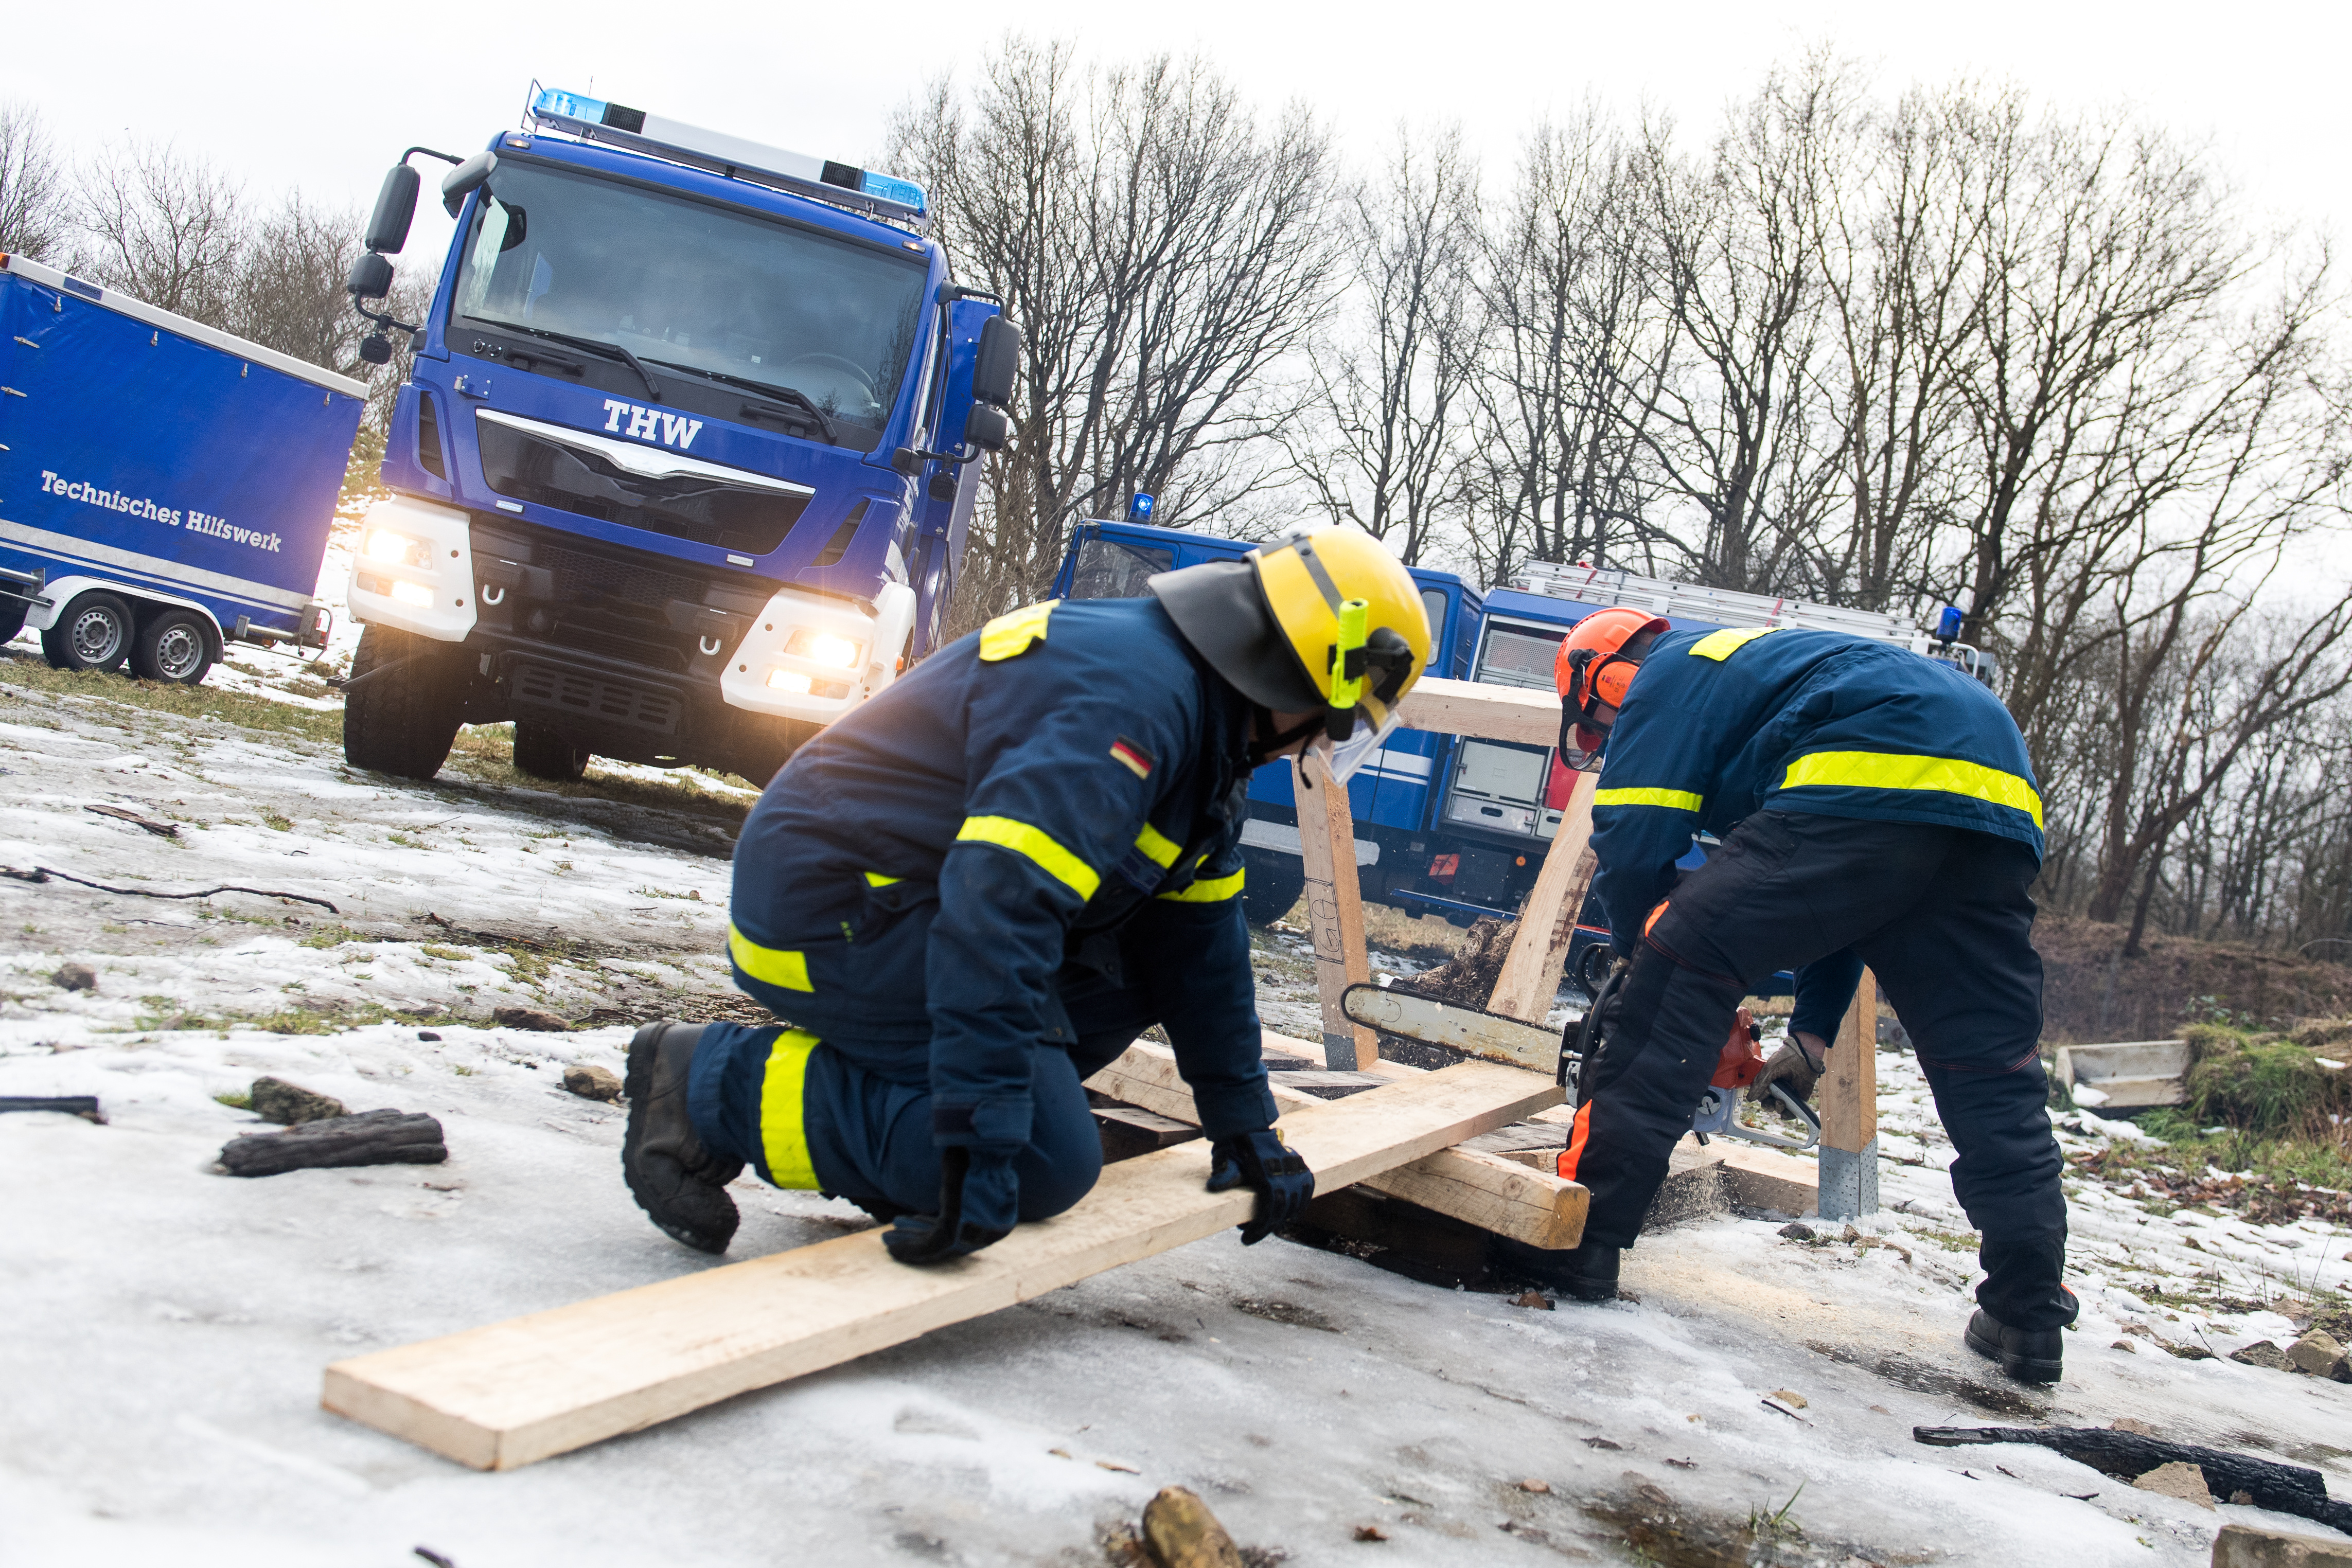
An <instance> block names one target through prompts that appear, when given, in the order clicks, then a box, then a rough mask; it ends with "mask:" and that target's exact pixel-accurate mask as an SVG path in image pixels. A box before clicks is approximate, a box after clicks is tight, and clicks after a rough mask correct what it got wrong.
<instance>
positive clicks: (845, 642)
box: [768, 626, 866, 691]
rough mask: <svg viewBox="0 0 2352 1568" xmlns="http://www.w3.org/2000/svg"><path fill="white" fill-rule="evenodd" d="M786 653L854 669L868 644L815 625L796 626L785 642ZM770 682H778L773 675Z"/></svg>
mask: <svg viewBox="0 0 2352 1568" xmlns="http://www.w3.org/2000/svg"><path fill="white" fill-rule="evenodd" d="M784 653H786V654H787V655H789V656H790V657H793V658H795V659H807V660H809V661H811V662H812V663H814V664H831V665H832V666H833V667H834V668H835V669H836V670H854V669H856V668H857V664H858V661H859V660H860V659H862V658H863V657H864V656H865V653H866V645H865V644H864V643H859V642H856V641H854V640H852V639H850V638H847V637H842V636H836V635H835V633H833V632H820V631H818V630H817V629H816V628H814V627H813V626H795V627H793V634H792V636H791V638H790V639H789V640H787V641H786V642H785V643H784ZM768 684H769V685H775V684H776V683H775V681H774V679H773V678H771V679H770V680H769V682H768ZM792 689H793V690H794V691H806V690H807V689H808V688H807V687H806V686H805V685H800V686H794V687H793V688H792Z"/></svg>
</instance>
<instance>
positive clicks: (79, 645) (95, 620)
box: [41, 588, 138, 670]
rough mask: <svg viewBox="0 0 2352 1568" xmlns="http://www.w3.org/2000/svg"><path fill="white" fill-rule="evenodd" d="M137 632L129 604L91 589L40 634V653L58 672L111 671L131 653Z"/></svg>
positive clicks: (111, 595)
mask: <svg viewBox="0 0 2352 1568" xmlns="http://www.w3.org/2000/svg"><path fill="white" fill-rule="evenodd" d="M137 630H138V622H137V620H136V619H135V618H134V617H133V616H132V615H131V606H130V605H128V604H126V603H124V602H123V601H121V599H119V598H117V597H116V596H115V595H113V594H111V593H108V592H106V591H103V590H100V589H95V588H94V589H92V590H90V591H89V592H88V593H84V594H80V595H79V596H77V597H76V598H75V600H74V601H73V602H72V603H71V604H68V605H67V606H66V608H65V613H64V614H62V615H60V616H58V619H57V622H56V624H54V625H52V626H51V627H50V628H49V629H48V630H47V631H46V632H42V633H41V652H42V653H45V654H47V655H48V660H49V663H50V664H54V665H55V666H57V667H58V669H60V670H110V669H113V668H114V667H115V666H116V665H117V664H121V663H122V660H123V657H124V656H125V655H126V654H128V653H130V652H131V637H132V636H133V635H134V634H135V633H136V632H137Z"/></svg>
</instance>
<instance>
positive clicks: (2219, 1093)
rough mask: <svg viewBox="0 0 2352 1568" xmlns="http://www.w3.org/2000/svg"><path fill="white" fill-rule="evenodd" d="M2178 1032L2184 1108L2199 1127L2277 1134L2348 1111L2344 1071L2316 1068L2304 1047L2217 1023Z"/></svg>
mask: <svg viewBox="0 0 2352 1568" xmlns="http://www.w3.org/2000/svg"><path fill="white" fill-rule="evenodd" d="M2181 1032H2182V1035H2183V1037H2184V1038H2185V1039H2187V1040H2188V1041H2189V1053H2190V1062H2189V1076H2188V1080H2187V1084H2186V1087H2187V1089H2188V1094H2189V1098H2188V1103H2187V1109H2188V1112H2189V1116H2190V1117H2191V1118H2193V1119H2194V1120H2195V1121H2196V1122H2197V1123H2199V1124H2212V1123H2216V1122H2223V1123H2227V1124H2230V1125H2231V1126H2233V1127H2236V1128H2240V1129H2242V1130H2244V1131H2248V1132H2254V1133H2273V1134H2276V1133H2282V1132H2284V1131H2286V1130H2287V1129H2289V1128H2293V1127H2297V1126H2301V1125H2305V1124H2309V1123H2310V1122H2312V1121H2314V1120H2315V1119H2316V1118H2318V1117H2321V1116H2324V1115H2326V1114H2327V1113H2330V1112H2335V1113H2342V1112H2344V1111H2346V1110H2352V1094H2347V1092H2346V1084H2345V1076H2344V1074H2343V1072H2341V1071H2333V1070H2330V1069H2328V1068H2325V1067H2322V1066H2320V1065H2319V1061H2318V1054H2317V1052H2315V1051H2313V1050H2311V1049H2310V1048H2309V1047H2307V1046H2304V1045H2301V1044H2298V1043H2296V1042H2295V1041H2294V1040H2288V1039H2285V1038H2284V1037H2282V1036H2279V1035H2274V1034H2249V1033H2247V1032H2245V1031H2243V1030H2233V1029H2225V1028H2222V1027H2221V1025H2218V1024H2197V1025H2192V1026H2191V1027H2190V1028H2189V1029H2187V1030H2182V1031H2181Z"/></svg>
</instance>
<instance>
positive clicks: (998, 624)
mask: <svg viewBox="0 0 2352 1568" xmlns="http://www.w3.org/2000/svg"><path fill="white" fill-rule="evenodd" d="M1060 602H1061V601H1060V600H1058V599H1048V600H1047V601H1045V603H1043V604H1033V605H1031V606H1029V608H1028V609H1026V610H1016V611H1014V612H1013V613H1011V614H1010V615H1000V616H998V617H997V618H996V619H995V620H993V621H992V622H989V623H988V624H987V625H985V626H983V627H982V628H981V629H980V658H981V662H982V664H994V663H996V661H998V660H999V659H1010V658H1012V657H1013V655H1015V654H1017V653H1027V652H1028V651H1029V644H1030V643H1042V642H1044V641H1045V622H1046V621H1047V620H1048V619H1050V618H1051V617H1052V615H1053V613H1054V606H1055V605H1056V604H1059V603H1060Z"/></svg>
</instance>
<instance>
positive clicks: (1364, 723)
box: [1308, 707, 1401, 784]
mask: <svg viewBox="0 0 2352 1568" xmlns="http://www.w3.org/2000/svg"><path fill="white" fill-rule="evenodd" d="M1400 722H1401V716H1400V715H1399V714H1398V712H1397V710H1396V709H1394V708H1391V709H1390V710H1389V712H1388V716H1387V717H1386V718H1382V719H1375V718H1373V717H1372V715H1371V710H1370V708H1366V707H1359V708H1357V709H1356V723H1355V727H1354V728H1353V729H1351V730H1350V731H1349V733H1348V737H1347V738H1346V739H1345V740H1333V739H1332V738H1331V737H1330V734H1329V732H1328V730H1327V731H1325V732H1323V733H1320V734H1318V735H1317V736H1316V737H1315V739H1314V743H1313V744H1312V745H1311V746H1310V747H1308V749H1309V750H1310V751H1311V752H1312V753H1313V754H1314V755H1315V756H1317V757H1318V758H1321V759H1322V762H1323V772H1324V774H1325V776H1327V777H1328V778H1329V779H1331V780H1332V781H1333V782H1334V783H1338V784H1345V783H1346V782H1347V781H1348V780H1349V779H1350V778H1352V777H1354V775H1355V771H1356V769H1357V768H1361V767H1362V766H1363V765H1364V763H1365V762H1366V760H1367V759H1369V758H1370V757H1371V755H1372V753H1374V752H1375V751H1378V750H1379V749H1380V748H1381V747H1383V746H1385V745H1387V744H1388V738H1389V737H1390V736H1391V735H1394V734H1395V733H1396V731H1397V726H1398V724H1399V723H1400Z"/></svg>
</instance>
